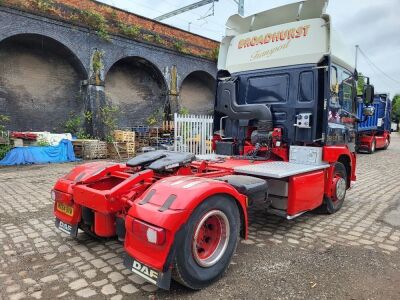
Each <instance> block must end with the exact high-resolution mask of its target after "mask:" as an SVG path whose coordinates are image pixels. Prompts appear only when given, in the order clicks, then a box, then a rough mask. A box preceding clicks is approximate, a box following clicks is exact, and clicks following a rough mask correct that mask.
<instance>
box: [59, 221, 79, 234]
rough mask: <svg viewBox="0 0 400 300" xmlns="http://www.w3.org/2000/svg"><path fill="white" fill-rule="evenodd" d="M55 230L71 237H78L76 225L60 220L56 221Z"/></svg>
mask: <svg viewBox="0 0 400 300" xmlns="http://www.w3.org/2000/svg"><path fill="white" fill-rule="evenodd" d="M56 228H58V229H60V230H61V231H62V232H65V233H66V234H69V235H70V236H73V237H76V236H77V235H78V224H76V225H70V224H67V223H65V222H63V221H61V220H60V219H56Z"/></svg>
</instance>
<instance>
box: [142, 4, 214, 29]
mask: <svg viewBox="0 0 400 300" xmlns="http://www.w3.org/2000/svg"><path fill="white" fill-rule="evenodd" d="M136 4H137V5H139V6H141V7H144V8H147V9H151V10H152V11H155V12H158V13H160V14H163V13H164V12H162V11H159V10H157V9H154V7H151V6H148V5H145V4H143V3H136ZM168 4H170V3H168ZM175 18H176V19H178V20H181V21H183V22H186V23H189V22H191V21H189V20H187V19H183V18H181V17H177V16H175ZM191 26H193V27H197V28H200V29H202V30H205V31H209V32H215V33H220V32H221V31H217V30H212V29H208V28H203V27H201V26H199V25H197V24H193V23H192V24H191Z"/></svg>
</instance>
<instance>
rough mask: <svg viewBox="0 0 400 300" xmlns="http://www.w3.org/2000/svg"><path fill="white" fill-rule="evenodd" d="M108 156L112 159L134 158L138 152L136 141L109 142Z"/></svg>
mask: <svg viewBox="0 0 400 300" xmlns="http://www.w3.org/2000/svg"><path fill="white" fill-rule="evenodd" d="M107 147H108V157H109V158H111V159H127V158H132V157H134V156H135V154H136V149H135V143H132V142H130V143H119V142H114V143H109V144H107Z"/></svg>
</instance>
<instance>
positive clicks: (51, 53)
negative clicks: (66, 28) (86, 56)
mask: <svg viewBox="0 0 400 300" xmlns="http://www.w3.org/2000/svg"><path fill="white" fill-rule="evenodd" d="M0 60H1V61H2V68H1V70H0V87H1V89H0V102H1V103H0V114H4V115H7V116H9V117H10V119H11V122H10V124H9V125H8V127H9V129H11V130H23V131H25V130H29V131H52V132H63V131H64V126H65V123H66V121H67V120H68V119H69V118H70V117H71V115H81V114H82V113H83V111H84V109H85V99H86V89H85V86H84V85H83V82H84V80H85V79H87V73H86V69H85V68H84V66H83V64H82V62H81V61H80V60H79V58H78V57H76V56H75V55H74V53H73V52H72V51H71V50H70V49H69V48H68V47H67V46H65V45H64V44H63V43H60V42H59V41H57V40H55V39H52V38H49V37H47V36H44V35H40V34H27V33H23V34H17V35H11V36H8V37H7V38H5V39H2V40H1V42H0Z"/></svg>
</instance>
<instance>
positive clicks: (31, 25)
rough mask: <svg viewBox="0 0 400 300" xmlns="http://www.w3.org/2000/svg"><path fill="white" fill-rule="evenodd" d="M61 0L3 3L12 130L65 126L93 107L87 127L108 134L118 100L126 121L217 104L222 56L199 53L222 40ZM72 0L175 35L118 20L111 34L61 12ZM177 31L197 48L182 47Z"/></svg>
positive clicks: (5, 94)
mask: <svg viewBox="0 0 400 300" xmlns="http://www.w3.org/2000/svg"><path fill="white" fill-rule="evenodd" d="M3 1H5V0H3ZM42 1H44V3H46V0H42ZM47 1H50V0H47ZM7 2H8V4H10V3H11V4H12V2H18V1H5V3H6V4H7ZM25 2H26V3H29V1H25ZM34 2H35V1H34ZM54 2H55V1H54V0H53V1H51V2H49V3H51V5H54ZM59 2H61V4H59V3H56V4H57V5H59V6H57V7H56V8H57V10H55V9H52V10H50V9H49V8H48V7H45V9H46V10H48V11H45V13H43V11H39V12H38V11H35V10H29V7H24V6H23V5H22V6H21V5H20V6H13V5H5V4H4V2H3V6H0V114H3V115H7V116H9V117H10V118H11V122H10V123H9V124H8V126H7V127H8V128H9V129H10V130H32V131H43V130H49V131H55V132H62V131H63V130H64V124H65V122H66V121H67V120H68V119H71V116H78V115H81V116H83V115H84V114H86V115H87V118H86V121H85V126H86V128H87V130H88V131H89V132H90V133H91V134H92V135H94V136H103V135H104V130H105V129H104V120H103V119H102V118H103V117H104V116H103V115H104V114H105V112H106V109H105V108H110V107H118V118H117V119H118V120H117V121H116V122H117V123H118V126H119V127H131V126H135V125H143V124H146V122H148V121H149V118H155V119H157V120H159V119H160V118H162V117H163V116H164V117H165V115H171V113H173V112H175V111H177V110H179V109H180V108H182V107H185V108H187V109H188V110H189V111H190V112H192V113H208V112H210V110H212V107H213V97H214V78H215V75H216V64H215V61H214V60H211V59H210V58H208V57H207V58H205V57H204V55H202V56H203V57H201V56H200V55H199V53H200V52H201V51H203V52H204V51H213V48H216V47H217V46H218V45H217V43H216V42H215V41H212V40H208V39H205V38H203V37H200V36H196V35H191V34H189V33H187V32H185V31H182V30H179V29H176V28H173V27H169V26H167V25H164V24H161V23H157V22H154V21H152V20H149V19H146V18H142V17H139V16H136V15H133V14H128V13H127V12H123V11H120V10H117V9H115V8H111V7H108V6H105V5H102V4H100V3H97V2H94V1H89V0H85V1H72V0H71V1H59ZM66 2H67V3H68V2H70V3H69V4H70V5H71V6H70V7H67V8H68V9H71V7H72V9H73V10H74V11H78V12H79V13H81V14H82V11H83V10H77V9H80V7H78V8H76V7H73V6H74V5H76V3H78V4H77V5H82V3H86V5H87V6H89V8H93V9H95V10H98V11H100V12H103V11H104V10H105V9H106V11H107V12H108V13H111V14H112V16H113V17H116V16H122V17H125V20H127V22H128V21H129V22H131V23H132V22H133V23H135V22H142V23H141V26H140V27H133V26H135V25H129V26H130V27H128V28H133V29H134V30H137V29H138V28H140V30H141V31H143V30H144V31H145V33H146V32H149V31H148V29H147V28H151V30H152V32H153V34H154V32H157V33H156V35H155V37H154V39H160V37H161V38H165V40H166V41H167V42H165V43H162V42H161V43H159V44H157V43H155V42H154V41H153V40H151V41H150V42H148V41H145V40H140V39H133V38H129V37H126V36H123V35H120V34H118V33H117V32H113V30H112V26H111V25H110V26H109V28H110V32H111V33H110V35H109V36H108V37H107V39H106V40H105V39H104V38H101V37H100V36H99V34H98V32H96V30H94V29H93V28H90V26H84V25H82V24H77V23H74V22H70V21H69V20H66V19H65V18H60V17H53V16H52V14H51V13H53V12H54V11H56V12H57V11H62V12H64V11H65V3H66ZM40 3H42V2H40ZM36 4H37V1H36ZM37 7H39V8H43V6H42V7H40V6H37ZM60 7H61V8H60ZM84 8H85V9H87V7H84ZM59 9H63V10H59ZM62 16H65V15H62ZM96 16H97V17H98V15H95V17H96ZM74 18H76V17H74ZM132 18H134V19H133V20H132ZM71 19H73V18H72V17H71ZM95 20H97V19H95ZM102 20H103V19H100V21H102ZM97 25H98V24H97ZM120 26H121V25H120ZM124 26H125V25H124ZM149 26H150V27H149ZM124 28H125V27H124ZM97 29H98V28H97ZM142 36H145V37H146V35H145V34H142ZM148 36H149V35H148ZM148 36H147V40H150V39H149V37H148ZM174 36H181V37H182V39H183V40H184V42H185V43H187V44H186V45H188V46H187V49H190V47H191V48H192V50H191V51H189V50H187V49H186V50H184V49H182V47H181V45H179V44H177V43H178V42H181V41H174V40H173V38H174ZM152 41H153V42H152ZM168 43H169V44H168ZM199 44H202V46H201V47H199V46H198V45H199ZM168 45H169V46H168ZM171 45H175V46H176V47H171ZM178 46H180V47H178ZM196 47H197V48H196ZM193 53H194V54H193Z"/></svg>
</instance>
